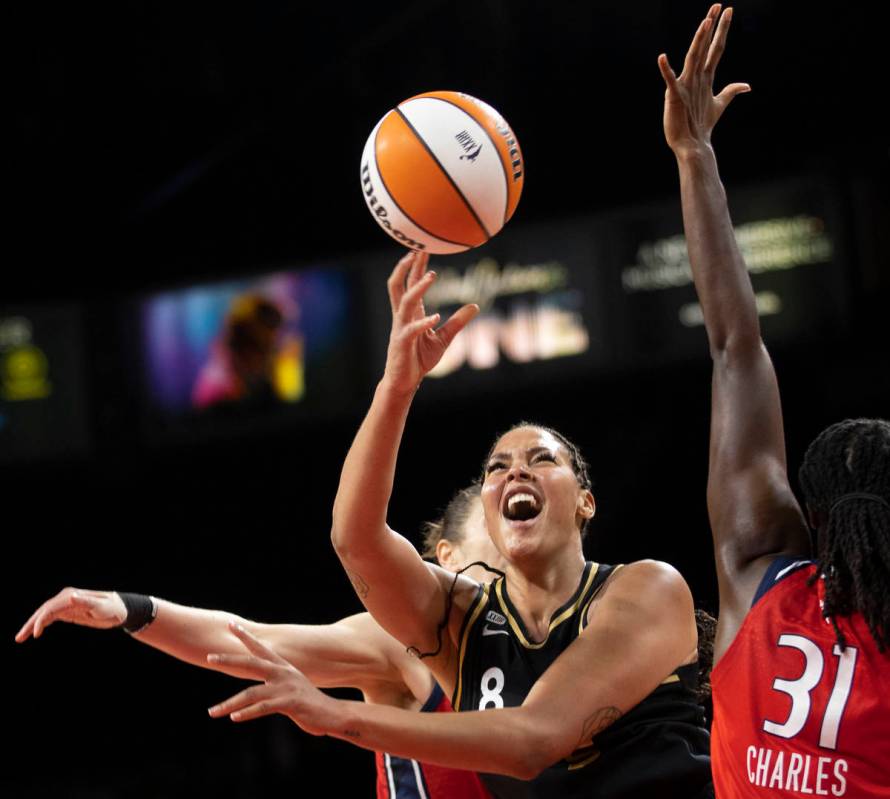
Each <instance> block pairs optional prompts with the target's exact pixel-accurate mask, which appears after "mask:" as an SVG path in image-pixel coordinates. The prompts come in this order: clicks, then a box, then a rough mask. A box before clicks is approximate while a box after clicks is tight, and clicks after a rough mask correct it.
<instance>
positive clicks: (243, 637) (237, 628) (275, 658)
mask: <svg viewBox="0 0 890 799" xmlns="http://www.w3.org/2000/svg"><path fill="white" fill-rule="evenodd" d="M229 629H230V630H231V631H232V632H233V633H234V634H235V635H236V636H237V637H238V639H239V640H240V641H241V643H242V644H244V646H246V647H247V649H248V650H249V651H250V652H252V653H253V654H254V655H256V656H257V657H258V658H261V659H263V660H266V661H269V662H270V663H274V664H276V665H279V666H289V665H290V664H289V663H288V662H287V661H286V660H285V659H284V658H283V657H281V655H279V654H278V653H277V652H276V651H275V650H274V649H270V648H269V647H268V646H266V645H265V644H264V643H263V642H262V641H260V640H259V638H256V637H255V636H254V635H252V634H251V633H249V632H248V631H247V630H245V629H244V628H243V627H242V626H241V625H240V624H237V623H235V622H231V623H230V624H229Z"/></svg>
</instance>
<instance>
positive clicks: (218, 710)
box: [207, 685, 271, 719]
mask: <svg viewBox="0 0 890 799" xmlns="http://www.w3.org/2000/svg"><path fill="white" fill-rule="evenodd" d="M270 693H271V691H270V689H269V687H268V686H266V685H251V686H250V688H245V689H244V690H243V691H240V692H239V693H237V694H235V695H234V696H230V697H229V698H228V699H226V700H225V701H223V702H220V703H219V704H218V705H214V706H213V707H210V708H208V709H207V713H208V714H209V715H210V717H211V718H214V719H218V718H220V717H221V716H228V715H229V713H234V712H235V711H238V710H241V709H242V708H245V707H249V706H250V705H253V704H255V703H256V702H260V701H263V700H264V699H265V698H266V697H267V696H269V694H270Z"/></svg>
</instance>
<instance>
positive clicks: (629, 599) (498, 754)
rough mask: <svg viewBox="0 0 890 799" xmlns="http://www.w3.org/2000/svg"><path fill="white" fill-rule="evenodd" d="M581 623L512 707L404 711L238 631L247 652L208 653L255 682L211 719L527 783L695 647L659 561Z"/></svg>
mask: <svg viewBox="0 0 890 799" xmlns="http://www.w3.org/2000/svg"><path fill="white" fill-rule="evenodd" d="M588 622H589V623H588V626H587V627H586V628H585V630H584V631H583V632H582V633H581V635H579V636H578V638H577V639H576V640H575V641H574V642H573V643H572V644H571V646H569V647H568V649H567V650H566V651H565V652H563V653H562V654H561V655H560V656H559V658H557V660H556V661H555V662H554V663H553V664H552V665H551V666H550V668H549V669H548V670H547V671H546V672H545V673H544V674H543V675H542V676H541V678H540V679H539V680H538V681H537V683H535V685H534V687H533V688H532V690H531V692H530V693H529V695H528V696H527V697H526V700H525V702H524V703H523V704H522V706H520V707H517V708H505V709H497V710H495V709H489V710H484V711H475V712H462V713H408V712H405V711H400V710H398V709H396V708H389V707H380V706H375V705H367V704H362V703H360V702H348V701H342V700H336V699H333V698H332V697H329V696H326V695H324V694H322V693H321V692H319V691H317V690H315V689H314V688H312V687H311V685H309V684H308V683H307V682H306V681H305V679H304V678H303V677H302V675H300V674H299V672H297V671H295V670H294V669H293V668H291V667H289V666H288V665H287V663H286V662H285V661H284V660H283V659H282V658H281V657H280V656H278V655H277V654H276V653H275V652H273V651H270V650H269V649H268V648H266V647H264V646H262V644H260V643H259V642H258V641H256V640H254V639H252V638H251V636H250V635H249V634H247V633H244V632H238V631H237V630H236V634H238V635H239V637H240V638H241V639H242V640H243V641H244V642H245V645H246V646H247V647H248V648H250V650H251V652H252V654H251V655H249V656H243V655H242V656H234V657H233V656H226V655H223V656H219V657H216V656H211V657H212V658H214V660H215V662H216V663H217V665H218V666H220V667H221V668H223V670H226V669H228V668H235V669H238V670H239V672H243V671H244V670H253V671H254V675H253V676H254V679H259V680H264V681H265V684H264V685H258V686H253V687H251V688H248V689H247V690H246V691H243V692H242V693H240V694H238V695H237V696H235V697H232V699H229V700H227V701H226V702H223V703H221V704H220V705H217V706H216V707H214V708H211V710H210V715H211V716H214V717H221V716H224V715H227V714H233V715H232V718H233V720H235V721H248V720H250V719H254V718H258V717H259V716H264V715H268V714H270V713H282V714H284V715H287V716H288V717H290V718H291V719H292V720H293V721H295V722H296V723H297V724H298V725H299V726H300V727H302V728H303V729H305V730H306V731H307V732H310V733H313V734H316V735H322V734H326V735H331V736H333V737H337V738H341V739H343V740H346V741H350V742H352V743H354V744H356V745H358V746H361V747H364V748H366V749H374V750H382V751H387V752H390V753H392V754H395V755H400V756H402V757H410V758H415V759H419V760H422V761H425V762H430V763H437V764H440V765H443V766H451V767H455V768H465V769H470V770H473V771H485V772H493V773H498V774H507V775H509V776H513V777H518V778H520V779H530V778H532V777H534V776H536V775H537V774H538V773H539V772H540V771H542V770H543V769H544V768H546V767H547V766H550V765H552V764H553V763H555V762H557V761H559V760H560V759H562V758H565V757H567V756H568V755H570V754H571V753H572V752H573V751H574V750H576V749H577V748H579V747H582V746H586V745H588V744H590V743H591V739H592V738H593V737H594V736H595V735H597V734H598V733H599V732H601V731H602V730H604V729H605V728H606V727H608V726H609V725H610V724H611V723H613V722H614V721H616V720H617V719H618V718H620V717H621V716H622V715H623V714H624V713H626V712H627V711H629V710H630V709H631V708H632V707H634V706H635V705H636V704H637V703H639V702H640V701H641V700H642V699H644V698H645V697H646V696H648V695H649V694H650V693H651V692H652V691H653V690H655V688H656V687H657V686H658V685H659V684H660V683H661V682H662V681H663V680H664V679H665V678H667V677H668V676H669V675H670V674H671V673H672V672H673V671H674V670H675V669H676V668H677V667H678V666H679V665H681V664H683V663H686V662H689V661H690V658H691V657H693V655H694V652H695V646H696V628H695V619H694V615H693V606H692V597H691V594H690V592H689V589H688V587H687V586H686V583H685V582H684V580H683V578H682V577H681V576H680V575H679V574H678V573H677V572H676V571H675V570H674V569H673V568H671V567H670V566H668V565H667V564H663V563H656V562H653V561H643V562H639V563H634V564H631V565H629V566H626V567H624V568H623V569H621V570H620V571H619V572H616V574H615V575H614V576H613V577H612V578H611V579H610V580H609V582H608V583H607V584H606V587H605V588H604V590H603V591H602V592H601V593H600V595H599V596H598V597H597V599H596V600H594V603H593V604H592V605H591V607H590V609H589V611H588Z"/></svg>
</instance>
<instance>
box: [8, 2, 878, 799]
mask: <svg viewBox="0 0 890 799" xmlns="http://www.w3.org/2000/svg"><path fill="white" fill-rule="evenodd" d="M870 9H871V7H870V6H866V5H865V4H861V5H860V4H856V3H851V4H845V5H843V6H841V5H838V4H831V5H830V6H827V5H823V4H815V3H802V2H785V3H775V2H767V0H757V1H756V2H755V1H753V0H752V1H751V2H740V3H739V4H738V6H736V8H735V19H734V21H733V29H732V32H731V33H730V38H729V44H728V48H727V52H726V55H725V56H724V59H723V62H722V64H721V66H720V69H719V71H718V76H717V82H718V84H719V85H720V86H722V85H724V84H725V83H727V82H730V81H737V80H743V81H747V82H749V83H750V84H751V86H752V88H753V91H752V92H751V94H749V95H744V96H741V97H739V98H738V99H736V100H735V101H734V102H733V104H732V106H731V107H730V109H729V110H728V111H727V113H726V115H725V116H724V118H723V119H722V120H721V122H720V123H719V125H718V126H717V130H716V133H715V147H716V149H717V153H718V157H719V160H720V164H721V170H722V176H723V179H724V183H725V184H726V186H727V190H728V193H729V197H730V205H731V209H732V212H733V217H734V223H735V225H736V227H737V231H738V237H739V241H740V243H741V245H742V248H743V251H744V253H745V256H746V259H747V261H748V264H749V267H750V268H751V271H752V274H753V280H754V286H755V290H756V292H757V295H758V304H759V307H760V310H761V313H762V317H761V321H762V325H763V330H764V336H765V338H766V340H767V343H768V345H769V346H770V349H771V352H772V354H773V356H774V359H775V362H776V366H777V369H778V372H779V379H780V384H781V388H782V392H783V402H784V409H785V414H786V416H785V421H786V426H787V435H788V445H789V463H790V468H791V472H792V473H796V467H797V464H798V463H799V462H800V458H801V456H802V454H803V449H804V447H805V445H806V443H807V442H808V441H809V440H810V439H811V438H812V437H813V436H814V435H815V434H816V433H817V432H818V431H819V430H820V429H821V428H822V427H823V426H825V425H826V424H827V423H830V422H832V421H835V420H839V419H841V418H844V417H850V416H884V417H886V416H888V415H890V328H888V323H887V308H888V301H890V279H888V266H890V232H888V230H890V225H888V222H890V213H888V211H890V202H888V200H890V183H888V180H887V178H888V144H890V132H888V124H887V122H886V114H885V110H886V109H885V108H884V107H883V106H884V105H885V104H886V103H885V101H886V97H887V88H886V79H885V72H886V70H885V68H884V67H885V65H884V64H883V63H879V54H882V53H883V52H884V50H885V49H886V46H885V44H884V42H883V41H881V37H882V36H883V29H880V28H879V26H878V25H877V24H875V21H874V20H873V19H872V18H871V15H872V13H873V12H872V11H871V10H870ZM706 10H707V5H706V4H705V3H704V2H702V3H687V2H684V3H666V2H664V3H662V2H650V1H648V0H646V1H644V2H640V3H629V2H625V1H622V2H617V1H616V0H604V1H603V2H596V3H592V2H554V3H524V2H516V3H508V2H505V1H503V0H477V2H474V3H448V2H431V1H430V0H425V1H424V0H421V1H419V2H413V3H363V4H340V3H322V4H299V3H286V2H279V1H278V0H261V1H260V2H255V3H242V4H214V3H179V4H161V5H157V4H152V3H141V2H123V3H117V4H108V5H104V6H90V5H89V4H88V5H87V6H86V7H84V5H83V4H70V3H68V4H61V3H59V4H49V5H46V4H18V5H16V6H15V7H10V8H9V9H7V10H6V12H5V18H6V30H7V33H8V36H7V44H6V49H7V51H8V53H9V54H10V56H11V58H10V59H9V60H8V62H7V63H8V67H7V70H8V71H7V78H8V80H7V86H8V91H7V94H6V97H7V99H6V107H7V111H8V114H9V115H8V121H7V132H8V133H9V134H11V135H10V137H9V138H10V140H11V141H10V144H9V145H8V146H7V150H6V153H7V159H6V160H7V163H6V167H5V170H4V175H5V181H4V182H5V184H6V189H7V191H6V195H7V214H6V224H5V231H6V232H5V241H6V250H7V255H6V257H5V258H4V267H3V278H2V282H0V486H2V498H3V513H2V516H0V530H2V533H3V542H4V558H3V563H4V586H5V588H4V593H5V598H4V601H3V624H4V627H5V629H6V635H7V643H6V648H5V650H4V654H3V663H4V673H5V674H6V678H5V681H4V682H5V686H6V690H7V702H6V714H5V718H6V719H7V721H6V730H7V736H6V737H7V742H6V743H5V745H4V768H3V770H2V775H0V794H2V795H3V796H5V797H32V796H35V797H36V796H53V797H62V796H64V797H84V798H89V799H105V798H106V797H108V798H110V797H194V796H205V795H211V794H212V795H215V796H225V797H265V796H288V795H290V796H297V795H301V794H302V793H303V792H304V791H305V790H306V789H307V787H308V785H307V783H308V782H309V781H311V782H312V783H315V782H316V781H321V784H322V785H323V786H325V787H324V792H325V794H327V795H335V796H370V795H372V791H373V758H372V755H371V754H370V753H368V752H365V751H363V750H358V749H354V748H352V747H350V746H349V745H347V744H345V743H341V742H339V741H335V740H332V739H325V738H314V737H311V736H308V735H306V734H304V733H302V732H301V731H299V730H298V729H297V728H296V727H295V726H294V725H293V724H291V723H290V722H289V721H288V720H286V719H284V718H283V717H275V718H271V719H263V720H260V721H256V722H252V723H249V724H245V725H234V724H232V723H231V722H229V721H228V720H217V721H214V720H211V719H210V718H209V717H208V716H207V713H206V708H207V707H209V706H210V705H211V704H214V703H215V702H217V701H219V700H221V699H223V698H225V697H226V696H228V695H230V694H231V693H234V692H235V690H237V689H239V685H240V684H239V683H238V682H237V681H235V680H233V679H230V678H227V677H224V676H221V675H217V674H214V673H211V672H206V671H203V670H200V669H197V668H194V667H191V666H187V665H184V664H181V663H179V662H177V661H174V660H172V659H171V658H169V657H167V656H165V655H162V654H159V653H158V652H156V651H154V650H151V649H149V648H147V647H144V646H141V645H140V644H138V643H136V642H134V641H132V640H129V639H128V638H127V636H126V635H125V634H123V633H121V632H116V631H111V632H99V631H93V630H87V629H83V628H76V627H73V626H71V625H64V624H58V625H55V626H53V627H52V628H50V629H49V630H48V632H47V633H46V634H45V635H44V636H43V637H42V638H40V639H39V640H37V641H28V642H26V643H25V644H22V645H17V644H15V643H14V642H13V636H14V634H15V632H16V631H17V630H18V628H19V627H20V626H21V624H22V623H23V622H24V621H25V620H26V619H27V618H28V616H29V615H30V614H31V612H32V611H33V610H34V609H35V608H36V607H37V606H38V605H39V604H40V603H41V602H42V601H43V600H45V599H47V598H48V597H49V596H51V595H52V594H54V593H55V592H57V591H58V590H59V589H60V588H62V587H63V586H65V585H75V586H79V587H84V588H101V589H121V590H129V591H137V592H144V593H151V594H154V595H157V596H160V597H164V598H168V599H171V600H174V601H178V602H181V603H185V604H191V605H196V606H201V607H211V608H222V609H227V610H231V611H234V612H236V613H239V614H241V615H243V616H247V617H249V618H253V619H257V620H263V621H272V622H284V621H293V622H303V623H324V622H331V621H334V620H336V619H338V618H340V617H342V616H344V615H348V614H350V613H354V612H357V611H358V610H359V609H360V605H359V602H358V600H357V598H356V597H355V595H354V594H353V592H352V590H351V588H350V585H349V583H348V581H347V580H346V579H345V577H344V575H343V573H342V571H341V569H340V567H339V564H338V562H337V561H336V558H335V556H334V554H333V551H332V549H331V546H330V541H329V529H330V512H331V505H332V501H333V497H334V494H335V492H336V487H337V480H338V476H339V469H340V465H341V463H342V460H343V457H344V455H345V452H346V450H347V448H348V446H349V443H350V440H351V438H352V436H353V434H354V432H355V430H356V429H357V426H358V424H359V422H360V420H361V417H362V414H363V412H364V410H365V409H366V407H367V405H368V403H369V402H370V398H371V394H372V391H373V387H374V385H375V381H376V380H377V379H378V378H379V376H380V375H381V374H382V368H383V363H384V354H385V347H386V338H387V335H388V325H389V320H388V315H389V306H388V301H387V298H386V291H385V278H386V275H387V272H388V270H389V268H390V267H391V265H392V264H393V263H394V261H395V260H396V259H398V258H399V257H400V254H401V252H402V251H401V250H400V248H399V247H398V246H397V245H396V244H394V243H392V242H391V241H390V240H389V238H388V237H387V236H385V234H384V233H383V232H382V231H381V230H380V229H379V228H378V226H377V225H376V224H375V222H374V221H373V220H372V218H371V216H370V215H369V214H368V212H367V210H366V209H365V204H364V202H363V198H362V194H361V190H360V185H359V157H360V154H361V151H362V147H363V145H364V143H365V139H366V137H367V135H368V133H369V132H370V131H371V129H372V127H373V126H374V124H375V123H376V122H377V120H378V119H379V118H380V117H381V116H382V115H383V114H384V113H385V112H386V111H387V110H388V109H389V108H391V107H393V106H394V105H395V104H396V103H398V102H399V101H401V100H403V99H405V98H407V97H409V96H411V95H414V94H417V93H419V92H423V91H428V90H433V89H456V90H460V91H464V92H467V93H468V94H471V95H474V96H476V97H479V98H482V99H484V100H486V101H487V102H489V103H491V104H492V105H493V106H494V107H495V108H497V109H498V110H499V111H500V112H501V113H502V114H503V115H504V116H505V117H506V118H507V120H509V122H510V124H511V125H512V127H513V129H514V130H515V132H516V134H517V136H518V138H519V141H520V143H521V146H522V149H523V154H524V157H525V166H526V182H525V190H524V195H523V197H522V200H521V202H520V204H519V208H518V211H517V213H516V215H515V216H514V218H513V220H512V221H511V222H510V223H509V225H508V226H507V227H506V228H505V230H504V231H503V232H502V233H501V234H500V235H498V236H497V237H496V238H494V239H493V240H492V241H491V242H490V243H489V244H487V245H485V246H484V247H481V248H479V249H478V250H475V251H471V252H468V253H465V254H462V255H455V256H447V257H441V258H434V259H433V264H434V268H436V269H437V270H438V271H440V273H441V274H442V276H443V277H445V276H448V277H449V279H450V281H451V284H452V285H455V286H456V285H463V286H465V287H466V286H467V285H469V286H470V287H472V288H473V290H478V291H479V292H480V296H481V295H484V296H483V298H482V299H480V300H479V301H480V302H481V303H482V304H483V310H484V311H485V313H486V319H487V324H488V326H487V327H486V328H485V329H484V330H483V329H482V328H480V329H479V332H478V336H477V338H479V339H480V340H483V344H485V346H483V347H482V349H481V350H478V351H477V350H474V349H473V347H471V346H469V345H462V347H463V348H462V349H461V350H460V351H459V352H458V353H457V356H456V357H455V358H454V360H453V361H452V362H451V363H450V364H449V366H448V370H446V371H448V374H443V375H441V376H439V377H435V378H433V377H431V378H429V379H428V380H427V381H426V382H425V383H424V386H423V387H422V389H421V391H420V393H419V395H418V398H417V400H416V404H415V407H414V409H413V411H412V414H411V416H410V419H409V423H408V429H407V431H406V436H405V442H404V445H403V447H402V451H401V455H400V461H399V463H400V468H399V472H398V474H397V477H396V487H395V492H394V495H393V500H392V503H391V506H390V523H391V524H392V525H393V526H394V527H395V528H396V529H399V530H401V531H403V532H405V533H406V534H409V535H412V536H415V537H416V533H417V531H418V530H419V527H420V525H421V523H422V522H423V521H424V520H426V519H430V518H432V517H434V516H436V515H437V513H438V512H439V510H440V509H441V508H442V507H443V506H444V504H445V503H446V502H447V501H448V499H449V497H450V496H451V494H452V492H453V491H454V490H455V489H456V488H458V487H461V486H463V485H464V484H466V483H467V482H468V481H469V480H471V479H472V478H474V477H475V476H476V475H477V474H478V473H479V470H480V467H481V463H482V459H483V458H484V456H485V454H486V452H487V449H488V446H489V444H490V443H491V441H492V440H493V437H494V436H495V434H496V433H497V432H498V431H500V430H502V429H503V428H505V427H508V426H509V425H511V424H512V423H513V422H515V421H518V420H520V419H531V420H535V421H540V422H542V423H545V424H548V425H550V426H553V427H556V428H558V429H559V430H561V431H564V432H565V433H566V434H567V435H569V436H570V437H572V438H574V439H575V440H576V441H577V442H578V443H579V444H580V445H581V446H582V448H583V450H584V451H585V452H586V454H587V456H588V458H589V459H590V461H591V463H592V467H593V473H594V475H595V481H596V485H595V493H596V497H597V501H598V513H597V518H596V521H595V523H594V525H593V528H592V534H591V536H590V539H589V540H588V542H587V544H586V550H587V554H588V557H590V558H592V559H595V560H600V561H605V562H615V561H620V562H623V561H630V560H634V559H638V558H642V557H654V558H660V559H664V560H667V561H670V562H671V563H673V564H675V565H676V566H677V567H678V568H679V569H680V570H681V571H682V572H683V574H684V575H685V576H686V578H687V579H688V581H689V583H690V585H691V586H692V589H693V592H694V593H695V596H696V600H697V602H698V603H699V604H700V605H702V606H704V607H706V608H710V609H711V610H715V597H716V586H715V579H714V574H713V561H712V555H711V550H710V536H709V531H708V524H707V516H706V512H705V498H704V489H705V478H706V473H707V439H708V416H709V372H710V364H709V360H708V353H707V344H706V341H705V336H704V331H703V328H702V327H701V325H700V319H699V316H698V308H697V306H696V304H695V298H694V294H693V291H692V287H691V285H690V282H689V278H688V270H687V264H686V262H685V250H684V246H683V241H682V239H681V238H680V236H681V235H682V224H681V219H680V213H679V204H678V183H677V176H676V167H675V164H674V160H673V156H672V155H671V153H670V152H669V150H668V148H667V146H666V145H665V143H664V139H663V135H662V130H661V113H662V98H663V92H664V88H663V83H662V80H661V77H660V75H659V73H658V69H657V67H656V57H657V55H658V54H659V53H660V52H662V51H665V52H667V53H668V55H669V56H670V58H671V60H672V63H673V64H674V65H675V66H676V67H677V68H678V69H679V67H680V65H681V64H682V59H683V55H684V53H685V50H686V46H687V43H688V41H689V39H690V37H691V35H692V33H693V32H694V30H695V27H696V25H697V24H698V22H699V20H700V19H701V17H702V16H703V15H704V13H705V11H706ZM443 284H444V281H443ZM269 291H274V292H276V296H277V297H279V298H284V299H282V302H283V303H284V305H285V306H286V309H285V313H284V316H285V324H286V328H287V331H288V335H289V336H291V338H292V340H293V342H296V344H295V346H296V347H297V351H298V352H297V355H292V357H291V358H290V360H288V361H286V362H284V365H283V366H282V375H281V384H282V386H283V388H282V389H281V392H280V393H279V399H278V401H277V402H272V403H265V404H255V405H251V404H245V405H243V406H242V407H228V408H225V409H220V408H206V409H203V410H202V409H200V408H196V407H195V403H194V402H193V398H192V395H191V394H190V392H191V387H192V384H193V382H194V379H195V376H196V374H197V372H198V370H199V369H200V367H201V363H202V359H203V358H205V357H206V355H207V352H208V347H209V346H210V342H211V341H212V339H213V337H214V336H215V335H216V334H217V333H218V332H219V325H220V323H221V319H222V316H223V315H224V312H225V310H226V309H227V308H228V307H229V303H230V302H231V301H232V300H233V299H234V298H238V297H242V298H243V297H244V296H247V295H251V294H252V292H260V293H262V292H269ZM452 294H454V292H452ZM455 301H456V300H455V299H454V297H453V296H451V295H450V294H449V292H448V291H445V290H443V291H442V292H441V294H440V295H439V296H438V298H437V299H436V302H437V303H438V307H441V308H442V309H443V310H444V311H446V312H447V310H448V309H449V307H454V303H455ZM486 336H487V338H486ZM474 340H475V339H474ZM486 342H487V343H486ZM480 346H482V345H480ZM342 695H344V696H346V695H350V694H349V693H348V692H343V693H342Z"/></svg>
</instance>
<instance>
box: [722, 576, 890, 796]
mask: <svg viewBox="0 0 890 799" xmlns="http://www.w3.org/2000/svg"><path fill="white" fill-rule="evenodd" d="M815 571H816V566H815V565H814V564H813V563H812V562H810V561H793V560H792V559H789V558H779V559H777V560H776V561H775V562H774V563H773V564H772V565H771V566H770V568H769V569H768V570H767V573H766V575H765V577H764V579H763V582H762V583H761V587H760V590H759V591H758V593H757V597H756V598H755V600H754V604H753V606H752V607H751V610H750V611H749V612H748V615H747V617H746V618H745V621H744V622H743V624H742V626H741V628H740V629H739V631H738V633H737V634H736V637H735V640H734V641H733V642H732V644H731V645H730V647H729V649H728V650H727V651H726V653H725V654H724V655H723V657H722V658H721V659H720V661H719V662H718V664H717V665H716V666H715V667H714V670H713V672H712V675H711V686H712V691H713V701H714V724H713V729H712V731H711V766H712V769H713V774H714V788H715V792H716V795H717V799H746V798H747V797H751V798H752V799H755V797H756V799H763V797H778V796H782V797H787V796H804V797H818V796H832V797H834V796H843V797H847V799H878V798H879V797H890V652H885V653H883V654H881V653H880V652H878V648H877V645H876V644H875V642H874V639H873V638H872V636H871V633H870V632H869V630H868V627H867V625H866V624H865V622H864V621H863V619H862V618H861V616H860V615H859V614H854V615H853V616H851V617H849V618H838V619H837V621H838V625H839V627H840V628H841V630H842V631H843V633H844V636H845V637H846V643H847V646H846V648H845V649H843V650H842V649H841V648H840V647H839V646H838V644H837V640H836V635H835V631H834V627H833V626H832V624H831V622H830V621H829V620H827V619H825V618H823V616H822V610H821V606H822V597H823V596H824V584H823V582H822V580H817V581H816V582H815V583H814V584H813V585H808V584H807V583H808V581H809V580H810V578H811V577H812V576H813V575H814V574H815Z"/></svg>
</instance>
